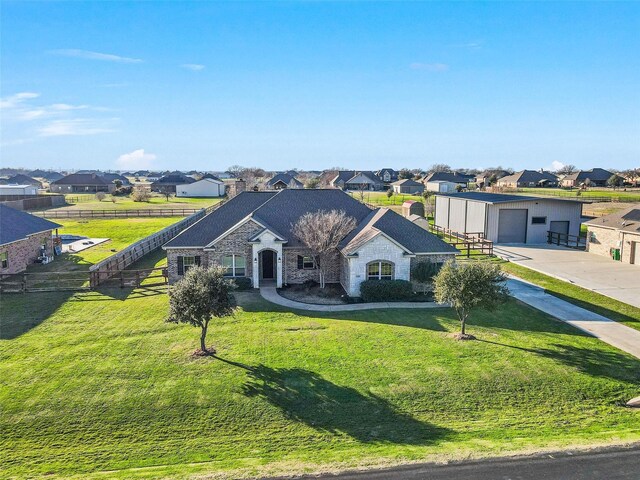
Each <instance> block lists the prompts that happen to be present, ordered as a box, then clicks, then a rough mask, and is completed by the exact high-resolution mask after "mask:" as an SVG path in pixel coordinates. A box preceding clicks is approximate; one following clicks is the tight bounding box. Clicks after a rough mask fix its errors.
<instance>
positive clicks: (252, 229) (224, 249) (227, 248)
mask: <svg viewBox="0 0 640 480" xmlns="http://www.w3.org/2000/svg"><path fill="white" fill-rule="evenodd" d="M260 230H262V227H261V226H260V225H258V224H257V223H255V222H253V221H248V222H247V223H244V224H242V225H240V226H239V227H238V228H236V229H235V230H234V231H233V232H231V233H229V234H228V235H226V236H225V237H224V238H222V239H220V240H219V241H218V242H217V243H216V244H215V245H213V247H211V248H210V249H207V260H208V263H209V265H222V257H224V256H227V255H232V254H233V255H242V256H243V257H244V258H245V259H246V265H247V266H246V272H245V276H246V277H249V278H251V276H252V273H253V263H254V262H253V251H252V246H251V244H250V243H249V242H248V241H247V240H248V239H249V238H251V237H253V236H254V235H255V234H256V233H258V232H259V231H260ZM211 240H212V241H213V240H214V239H211Z"/></svg>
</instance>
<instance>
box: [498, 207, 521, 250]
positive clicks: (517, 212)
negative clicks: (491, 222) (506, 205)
mask: <svg viewBox="0 0 640 480" xmlns="http://www.w3.org/2000/svg"><path fill="white" fill-rule="evenodd" d="M526 241H527V209H519V208H518V209H515V208H514V209H500V215H499V217H498V243H526Z"/></svg>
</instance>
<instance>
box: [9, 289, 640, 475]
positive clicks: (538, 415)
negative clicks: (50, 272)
mask: <svg viewBox="0 0 640 480" xmlns="http://www.w3.org/2000/svg"><path fill="white" fill-rule="evenodd" d="M238 296H239V298H240V303H241V305H242V307H243V308H242V309H241V310H240V311H239V312H238V313H237V314H236V315H235V316H234V317H231V318H227V319H224V320H222V321H216V322H214V323H213V325H212V327H211V329H210V339H209V340H210V343H212V344H215V346H216V348H217V349H218V352H219V355H220V357H221V358H220V359H214V358H205V359H203V358H195V359H194V358H191V357H190V352H192V351H193V350H194V349H195V348H196V346H197V334H198V333H197V331H196V330H195V329H193V328H192V327H189V326H185V325H174V324H167V323H165V322H164V321H163V320H164V318H165V316H166V312H167V304H168V299H167V296H166V294H165V290H164V287H154V288H143V289H139V290H133V291H131V290H128V289H123V290H121V289H113V290H105V291H102V292H89V293H79V294H74V295H71V294H67V295H66V296H62V295H61V294H57V293H41V294H28V295H5V296H3V297H2V299H1V300H0V302H1V304H0V307H1V309H2V324H1V329H0V334H1V335H0V337H1V338H2V339H1V340H0V378H2V382H0V407H1V410H2V415H0V431H2V436H1V437H0V449H1V451H2V452H3V454H2V456H0V477H3V478H10V477H26V476H29V477H43V476H48V477H49V478H51V477H59V478H69V477H73V476H76V477H77V478H92V477H96V478H134V477H135V478H159V477H163V476H167V475H170V476H171V478H182V477H187V476H189V475H195V474H205V473H213V472H218V473H220V472H223V473H224V472H226V475H227V476H229V477H230V478H237V477H238V476H242V475H245V474H260V473H264V472H269V473H274V472H280V473H295V472H299V471H303V470H305V469H315V468H319V466H321V467H322V468H330V467H332V466H334V467H335V466H340V467H347V466H354V465H363V464H371V465H374V464H381V463H389V462H401V461H411V460H427V459H433V458H436V457H437V458H462V457H467V456H479V455H497V454H500V453H504V452H507V451H508V452H513V451H522V450H526V451H530V450H535V449H539V448H545V447H554V448H557V447H561V446H564V445H577V444H593V443H607V442H621V441H633V440H639V439H640V417H638V412H637V411H633V410H631V409H628V408H624V407H622V406H621V404H622V402H623V401H626V400H628V399H629V398H631V397H633V396H636V395H638V393H639V388H640V361H639V360H637V359H635V358H633V357H631V356H629V355H627V354H625V353H623V352H620V351H618V350H616V349H614V348H612V347H610V346H608V345H606V344H604V343H603V342H600V341H598V340H597V339H595V338H592V337H588V336H586V335H583V334H582V333H580V332H579V331H578V330H575V329H573V328H571V327H569V326H567V325H565V324H563V323H560V322H557V321H555V320H553V319H552V318H550V317H548V316H546V315H544V314H543V313H541V312H538V311H536V310H533V309H530V308H528V307H526V306H524V305H522V304H520V303H518V302H516V301H510V302H509V303H507V304H506V305H504V306H503V307H502V308H501V309H500V310H499V311H497V312H494V313H486V312H480V313H478V314H477V315H474V316H473V317H472V319H471V321H470V326H469V331H470V332H471V333H473V334H474V335H476V336H478V338H479V339H480V340H479V341H473V342H457V341H455V340H453V339H452V338H451V337H450V333H451V332H454V331H456V330H457V329H458V322H457V320H456V319H455V318H454V315H453V313H452V311H451V310H449V309H434V310H424V311H419V310H373V311H366V312H345V313H341V314H323V315H321V314H314V313H296V312H285V311H282V310H281V309H279V308H278V307H275V306H273V305H271V304H268V303H266V302H264V301H263V300H262V299H261V298H260V297H259V296H258V295H257V294H256V293H240V294H238ZM100 472H103V473H100ZM104 472H108V473H104Z"/></svg>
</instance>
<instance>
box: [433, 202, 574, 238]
mask: <svg viewBox="0 0 640 480" xmlns="http://www.w3.org/2000/svg"><path fill="white" fill-rule="evenodd" d="M581 216H582V203H581V202H579V201H577V200H565V199H562V198H553V197H531V196H525V195H507V194H501V193H484V192H466V193H451V194H446V195H436V206H435V218H434V223H435V224H436V225H437V226H438V227H442V228H446V229H449V230H452V231H454V232H458V233H476V234H477V233H480V234H482V235H483V236H484V238H486V239H487V240H491V241H492V242H497V243H533V244H536V243H538V244H541V243H547V239H548V233H547V232H549V231H551V232H555V233H561V234H567V235H574V236H578V235H579V233H580V223H581Z"/></svg>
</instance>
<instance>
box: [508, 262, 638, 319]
mask: <svg viewBox="0 0 640 480" xmlns="http://www.w3.org/2000/svg"><path fill="white" fill-rule="evenodd" d="M502 269H503V270H505V271H506V272H508V273H512V274H513V275H516V276H517V277H520V278H522V279H523V280H527V281H529V282H531V283H535V284H536V285H539V286H541V287H543V288H544V289H545V291H546V292H547V293H550V294H552V295H554V296H556V297H559V298H562V299H563V300H566V301H568V302H570V303H573V304H575V305H578V306H580V307H583V308H586V309H587V310H590V311H592V312H596V313H599V314H600V315H603V316H605V317H607V318H609V319H611V320H615V321H617V322H620V323H624V324H625V325H627V326H629V327H631V328H635V329H636V330H640V308H637V307H634V306H633V305H629V304H627V303H623V302H620V301H618V300H615V299H613V298H610V297H607V296H605V295H601V294H599V293H596V292H592V291H591V290H587V289H586V288H582V287H579V286H577V285H573V284H571V283H568V282H565V281H563V280H559V279H557V278H553V277H550V276H549V275H545V274H543V273H539V272H536V271H534V270H531V269H529V268H527V267H523V266H522V265H516V264H513V263H510V262H504V263H502Z"/></svg>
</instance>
